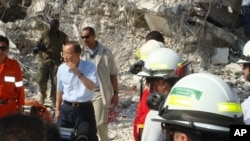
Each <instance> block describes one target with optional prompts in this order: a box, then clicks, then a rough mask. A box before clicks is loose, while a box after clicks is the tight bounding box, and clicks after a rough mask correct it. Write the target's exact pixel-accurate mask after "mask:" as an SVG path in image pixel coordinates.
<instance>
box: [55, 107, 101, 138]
mask: <svg viewBox="0 0 250 141" xmlns="http://www.w3.org/2000/svg"><path fill="white" fill-rule="evenodd" d="M83 122H85V123H86V122H87V123H89V130H88V131H89V133H88V135H87V136H88V138H89V141H98V137H97V135H96V134H97V129H96V121H95V113H94V107H93V104H92V103H88V104H86V105H82V106H79V107H72V106H71V105H69V104H66V103H63V104H62V106H61V109H60V116H59V119H58V121H57V125H58V126H59V127H66V128H74V129H78V127H79V125H80V124H81V123H83Z"/></svg>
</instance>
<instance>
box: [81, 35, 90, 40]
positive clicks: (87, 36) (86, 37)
mask: <svg viewBox="0 0 250 141" xmlns="http://www.w3.org/2000/svg"><path fill="white" fill-rule="evenodd" d="M89 37H90V35H86V36H81V38H82V39H88V38H89Z"/></svg>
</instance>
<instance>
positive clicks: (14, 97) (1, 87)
mask: <svg viewBox="0 0 250 141" xmlns="http://www.w3.org/2000/svg"><path fill="white" fill-rule="evenodd" d="M24 97H25V94H24V86H23V76H22V72H21V68H20V66H19V63H18V62H17V61H16V60H13V59H10V58H8V57H6V59H5V61H4V63H3V64H0V117H3V116H5V115H8V114H11V113H16V112H18V111H19V110H20V109H21V108H22V106H23V104H24Z"/></svg>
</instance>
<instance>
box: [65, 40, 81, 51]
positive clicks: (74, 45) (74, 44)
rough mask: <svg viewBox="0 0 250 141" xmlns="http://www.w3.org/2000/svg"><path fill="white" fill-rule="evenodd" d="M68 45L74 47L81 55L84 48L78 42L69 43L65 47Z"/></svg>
mask: <svg viewBox="0 0 250 141" xmlns="http://www.w3.org/2000/svg"><path fill="white" fill-rule="evenodd" d="M67 45H73V47H74V49H75V53H81V52H82V48H81V46H80V44H79V43H78V42H76V41H68V42H66V43H65V45H64V46H67Z"/></svg>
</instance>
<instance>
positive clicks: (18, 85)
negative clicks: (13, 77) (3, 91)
mask: <svg viewBox="0 0 250 141" xmlns="http://www.w3.org/2000/svg"><path fill="white" fill-rule="evenodd" d="M15 85H16V87H22V86H23V81H19V82H16V83H15Z"/></svg>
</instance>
